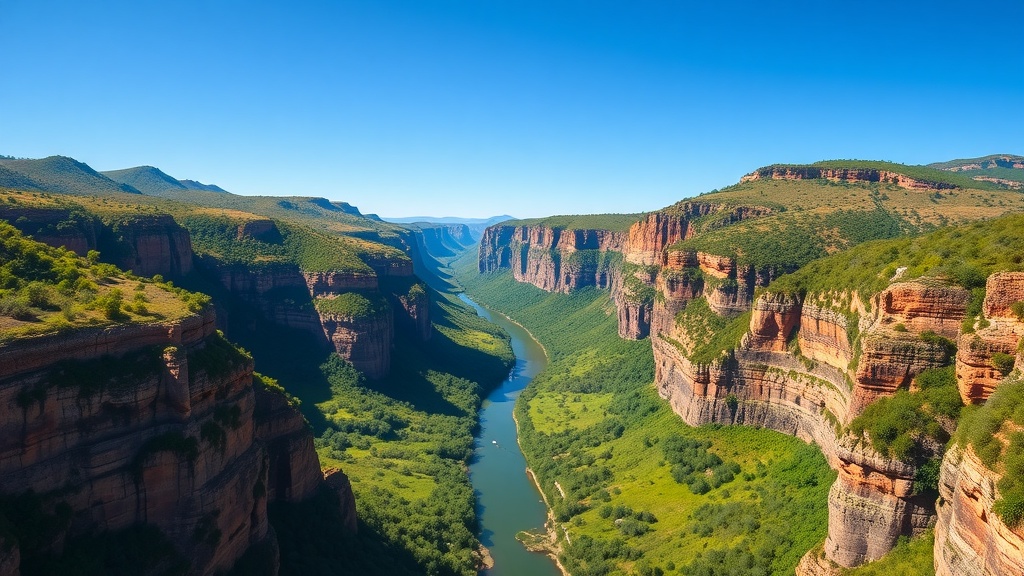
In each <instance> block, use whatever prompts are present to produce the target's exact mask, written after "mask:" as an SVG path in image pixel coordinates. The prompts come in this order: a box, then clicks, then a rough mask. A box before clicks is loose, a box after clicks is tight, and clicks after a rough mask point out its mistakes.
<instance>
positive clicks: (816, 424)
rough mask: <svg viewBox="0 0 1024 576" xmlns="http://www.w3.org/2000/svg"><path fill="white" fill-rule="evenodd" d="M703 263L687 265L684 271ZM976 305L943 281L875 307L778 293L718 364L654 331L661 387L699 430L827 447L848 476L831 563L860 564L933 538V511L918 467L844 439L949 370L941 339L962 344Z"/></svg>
mask: <svg viewBox="0 0 1024 576" xmlns="http://www.w3.org/2000/svg"><path fill="white" fill-rule="evenodd" d="M694 261H697V262H698V263H699V262H700V260H699V259H698V258H697V257H696V255H694V256H693V257H690V258H686V259H680V263H681V265H682V266H681V267H682V269H684V270H685V269H686V267H687V263H692V262H694ZM701 273H702V274H703V276H704V278H705V282H711V281H713V280H712V279H718V278H721V277H723V276H724V277H726V278H728V277H730V276H731V275H732V274H733V271H732V269H729V268H728V266H727V264H726V263H725V262H722V261H716V262H714V263H711V262H707V261H706V262H704V266H703V267H701ZM705 294H707V290H706V288H705ZM683 295H684V296H686V295H689V294H688V293H684V294H683ZM667 300H668V298H666V301H667ZM968 300H969V296H968V295H967V294H966V291H964V290H962V289H959V288H954V287H949V286H942V285H940V284H938V283H935V282H932V283H925V282H914V283H902V284H898V285H893V286H892V287H890V288H889V289H887V290H885V291H883V292H882V293H880V294H877V295H875V296H874V297H873V298H872V299H871V305H870V306H865V305H864V303H863V301H862V300H861V299H860V298H859V297H857V296H856V295H850V294H836V293H833V294H817V295H813V294H812V295H808V296H805V297H802V298H801V297H797V296H794V295H788V294H781V293H767V294H764V295H762V296H761V297H759V298H758V299H757V300H756V301H754V302H753V305H752V311H751V318H750V324H749V330H748V332H747V334H746V335H745V336H744V337H743V339H742V341H741V342H740V344H739V345H738V347H737V348H736V349H735V350H734V351H733V352H731V353H730V354H728V355H725V356H720V357H719V358H718V359H717V360H715V361H714V362H712V363H710V364H698V363H694V362H691V361H690V359H689V358H688V357H687V355H686V351H687V350H688V349H689V344H688V342H689V339H688V338H689V337H688V335H687V334H686V333H685V331H684V329H683V328H681V327H679V326H676V325H674V324H672V325H671V326H670V327H669V329H667V330H662V331H659V332H658V333H657V334H653V335H652V338H651V342H652V346H653V348H654V359H655V381H656V385H657V387H658V391H659V393H660V394H661V396H662V397H664V398H666V399H667V400H668V401H669V403H670V405H671V407H672V408H673V410H674V411H675V412H676V413H677V414H679V415H680V417H682V419H683V420H685V421H686V422H687V423H689V424H691V425H700V424H705V423H710V422H718V423H728V424H746V425H753V426H760V427H766V428H771V429H774V430H778V431H780V432H784V433H787V434H791V435H794V436H797V437H799V438H802V439H804V440H806V441H813V442H814V443H815V444H817V445H818V446H820V447H821V449H822V452H823V453H824V454H825V456H826V459H827V460H828V461H829V464H830V465H831V466H832V467H833V468H834V469H835V470H837V472H838V478H837V480H836V482H835V484H834V485H833V487H832V490H831V491H830V496H829V536H828V539H827V540H826V542H825V546H824V550H823V554H824V558H823V559H822V562H824V563H826V564H827V563H830V562H834V563H836V564H838V565H841V566H855V565H858V564H861V563H864V562H867V561H870V560H874V559H877V558H879V557H881V556H882V555H884V554H885V553H886V552H887V551H888V550H889V549H891V548H892V546H893V545H895V543H896V541H897V539H898V538H899V537H900V536H901V535H917V534H920V533H921V532H923V531H924V530H926V529H927V527H928V526H929V525H930V522H931V521H932V519H933V518H934V511H933V503H932V502H930V501H929V500H928V499H927V498H922V497H920V496H917V495H915V494H914V493H913V480H914V477H915V474H916V472H917V470H916V467H915V466H914V465H913V464H910V463H904V462H901V461H898V460H893V459H890V458H886V457H883V456H881V455H879V454H877V453H876V452H874V450H872V449H871V448H869V447H868V445H867V444H866V443H864V442H858V439H856V438H852V437H846V436H844V437H839V436H837V430H838V429H839V427H841V426H843V425H846V424H848V423H849V422H850V421H851V420H852V419H853V418H854V417H856V416H857V415H858V414H860V412H861V411H863V409H864V407H865V406H867V405H868V404H870V403H871V402H872V401H874V400H875V399H877V398H880V397H883V396H890V395H892V394H893V393H895V391H896V390H898V389H907V388H909V387H910V386H911V385H912V381H913V378H914V377H915V376H916V375H917V374H919V373H921V372H922V371H924V370H926V369H928V368H933V367H938V366H943V365H948V364H949V363H950V362H951V360H952V358H951V357H950V354H951V350H950V346H949V342H948V341H947V340H945V339H944V338H943V337H942V336H941V334H951V335H953V336H955V331H954V330H953V328H952V327H953V326H956V327H957V329H958V328H959V326H960V321H962V319H963V317H964V315H965V313H966V306H967V303H968ZM950 318H952V319H954V320H955V322H951V321H950V320H949V319H950ZM659 325H660V324H659ZM897 325H899V328H898V329H897V328H895V327H896V326H897ZM922 334H923V335H924V336H922ZM927 449H928V450H931V451H933V452H934V453H936V454H939V453H941V448H940V447H938V446H931V445H928V446H927ZM823 565H824V564H823Z"/></svg>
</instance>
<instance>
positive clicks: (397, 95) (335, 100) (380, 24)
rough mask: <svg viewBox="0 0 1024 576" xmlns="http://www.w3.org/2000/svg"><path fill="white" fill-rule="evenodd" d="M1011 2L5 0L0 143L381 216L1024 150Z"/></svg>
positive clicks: (647, 202) (595, 204) (648, 205)
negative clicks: (786, 168)
mask: <svg viewBox="0 0 1024 576" xmlns="http://www.w3.org/2000/svg"><path fill="white" fill-rule="evenodd" d="M1022 30H1024V2H1021V0H1001V1H1000V0H979V1H976V2H970V3H966V2H957V3H953V2H943V1H941V0H940V1H928V2H913V1H899V2H894V1H892V0H886V1H883V2H877V1H874V0H868V1H861V2H845V3H838V2H827V1H809V0H808V1H792V2H789V1H787V2H783V1H773V0H758V1H751V2H737V1H730V0H726V1H719V2H702V3H699V4H690V3H686V2H681V1H670V0H658V1H632V2H626V1H620V2H611V1H601V0H586V1H584V0H580V1H558V0H537V1H533V0H522V1H508V0H438V1H430V0H408V1H403V2H400V1H392V0H354V1H346V0H339V1H333V2H301V1H289V2H274V3H271V2H253V1H241V0H238V1H234V0H232V1H228V0H205V1H194V0H182V1H174V2H153V1H146V0H134V1H131V2H105V1H98V2H83V1H79V0H76V1H74V2H50V1H46V0H0V54H2V55H3V63H2V65H0V153H3V154H11V155H15V156H24V157H43V156H48V155H51V154H64V155H67V156H72V157H74V158H77V159H79V160H82V161H84V162H87V163H88V164H90V165H91V166H93V167H94V168H96V169H98V170H111V169H116V168H126V167H130V166H137V165H142V164H149V165H154V166H157V167H159V168H161V169H163V170H164V171H165V172H168V173H169V174H171V175H173V176H175V177H177V178H192V179H197V180H201V181H203V182H207V183H210V182H212V183H216V184H219V185H221V186H223V187H225V188H227V189H228V190H231V191H232V192H235V193H239V194H282V195H283V194H301V195H316V196H325V197H328V198H331V199H335V200H345V201H348V202H351V203H353V204H355V205H357V206H359V207H360V208H361V209H363V211H364V212H376V213H378V214H381V215H385V216H406V215H424V214H427V215H436V216H443V215H458V216H489V215H494V214H500V213H510V214H513V215H516V216H521V217H529V216H540V215H547V214H555V213H598V212H639V211H646V210H652V209H656V208H659V207H662V206H665V205H668V204H671V203H673V202H675V201H677V200H679V199H681V198H684V197H688V196H692V195H695V194H698V193H700V192H704V191H707V190H710V189H713V188H717V187H720V186H724V185H728V184H731V183H734V182H736V181H737V180H738V179H739V177H740V176H742V175H743V174H745V173H747V172H749V171H751V170H752V169H754V168H756V167H758V166H760V165H764V164H770V163H773V162H810V161H815V160H820V159H832V158H867V159H882V160H893V161H898V162H904V163H909V164H917V163H927V162H932V161H940V160H947V159H952V158H957V157H970V156H979V155H985V154H990V153H1004V152H1005V153H1017V154H1022V153H1024V59H1022V56H1024V31H1022Z"/></svg>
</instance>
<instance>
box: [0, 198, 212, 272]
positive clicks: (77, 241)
mask: <svg viewBox="0 0 1024 576" xmlns="http://www.w3.org/2000/svg"><path fill="white" fill-rule="evenodd" d="M0 218H3V219H5V220H8V221H10V222H11V224H14V226H15V227H16V228H18V229H19V230H20V231H21V232H22V233H23V234H25V235H27V236H32V237H33V238H34V239H35V240H37V241H39V242H42V243H44V244H48V245H50V246H57V247H60V246H63V247H65V248H67V249H68V250H71V251H72V252H74V253H76V254H78V255H79V256H85V255H86V253H87V252H88V251H89V250H99V251H100V252H101V254H102V256H103V260H104V261H106V262H111V263H113V264H115V265H117V266H118V267H119V268H122V269H124V270H131V271H132V272H134V273H135V274H138V275H139V276H153V275H155V274H160V275H163V276H168V277H180V276H185V275H187V274H189V273H190V272H191V271H192V241H191V238H190V236H189V234H188V231H187V230H185V229H184V228H182V227H181V226H179V225H178V223H177V222H175V221H174V219H173V218H171V216H169V215H166V214H137V215H133V216H131V217H124V218H121V219H119V220H116V221H113V222H109V223H108V222H104V221H102V220H101V219H99V218H97V217H94V216H91V215H88V214H85V213H84V212H82V211H80V210H74V211H72V210H69V209H64V208H45V207H37V208H31V207H22V206H7V207H0Z"/></svg>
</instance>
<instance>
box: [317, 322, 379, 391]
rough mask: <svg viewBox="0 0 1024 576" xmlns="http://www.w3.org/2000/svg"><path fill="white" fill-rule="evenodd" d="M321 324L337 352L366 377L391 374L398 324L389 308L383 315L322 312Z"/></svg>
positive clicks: (373, 377)
mask: <svg viewBox="0 0 1024 576" xmlns="http://www.w3.org/2000/svg"><path fill="white" fill-rule="evenodd" d="M320 324H321V326H322V327H323V331H324V335H325V336H326V337H327V339H328V340H329V341H330V342H331V343H332V344H333V345H334V349H335V351H337V353H338V355H340V356H341V357H342V358H345V359H347V360H348V361H349V362H351V363H352V366H354V367H355V368H356V370H359V371H360V372H362V373H364V374H366V377H367V378H370V379H374V380H376V379H380V378H384V377H385V376H387V375H388V374H390V373H391V347H392V346H393V345H394V341H395V324H394V315H393V314H392V311H391V308H390V307H388V309H387V310H384V311H383V312H381V313H380V314H377V315H374V316H369V317H358V318H357V317H352V316H346V315H341V314H330V313H321V314H320Z"/></svg>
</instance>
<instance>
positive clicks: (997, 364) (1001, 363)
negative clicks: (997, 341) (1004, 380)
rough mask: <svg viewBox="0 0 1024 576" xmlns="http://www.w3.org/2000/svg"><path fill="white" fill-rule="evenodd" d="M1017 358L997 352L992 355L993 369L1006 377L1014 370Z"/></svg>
mask: <svg viewBox="0 0 1024 576" xmlns="http://www.w3.org/2000/svg"><path fill="white" fill-rule="evenodd" d="M1014 361H1015V358H1014V357H1013V356H1011V355H1010V354H1006V353H1004V352H996V353H995V354H993V355H992V359H991V360H990V361H989V362H990V363H991V364H992V367H993V368H995V369H996V370H998V371H999V373H1000V374H1002V375H1003V376H1006V375H1007V374H1009V373H1010V372H1011V371H1012V370H1013V363H1014Z"/></svg>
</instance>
